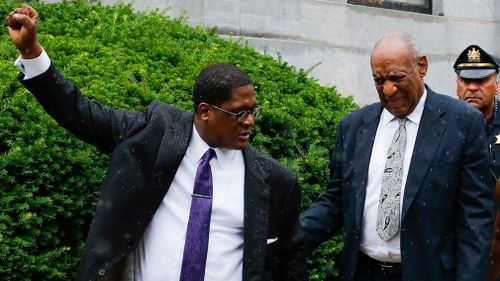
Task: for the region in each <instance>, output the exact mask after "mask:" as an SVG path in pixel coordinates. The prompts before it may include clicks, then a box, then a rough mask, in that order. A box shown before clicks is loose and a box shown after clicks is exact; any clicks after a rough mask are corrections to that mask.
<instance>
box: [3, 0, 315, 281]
mask: <svg viewBox="0 0 500 281" xmlns="http://www.w3.org/2000/svg"><path fill="white" fill-rule="evenodd" d="M37 20H38V17H37V12H36V11H35V10H34V9H33V8H31V7H30V6H27V5H23V6H22V7H21V8H18V9H16V10H14V11H13V12H12V13H10V14H9V16H7V18H6V24H7V25H8V30H9V34H10V38H11V40H12V41H13V42H14V44H15V45H16V47H17V48H18V49H19V51H20V52H21V57H20V58H19V59H18V60H17V61H16V65H18V67H19V68H20V70H21V72H22V73H21V75H20V77H19V80H20V81H21V83H23V85H25V86H26V88H27V89H28V90H29V91H31V92H32V93H33V94H34V96H35V97H36V98H37V100H38V101H39V102H40V104H41V105H42V106H43V107H44V109H45V110H46V111H47V112H48V113H49V114H50V115H51V116H52V117H53V118H54V119H55V120H56V121H57V122H58V123H59V124H60V125H61V126H63V127H65V128H66V129H68V130H69V131H71V132H72V133H73V134H75V135H76V136H77V137H79V138H80V139H82V140H84V141H86V142H88V143H91V144H93V145H95V146H96V147H97V148H99V149H100V150H102V151H105V152H107V153H111V155H112V157H111V163H110V165H109V170H108V173H107V175H106V178H105V181H104V184H103V191H102V195H101V198H100V200H99V203H98V205H97V209H96V211H95V216H94V218H93V221H92V224H91V227H90V230H89V233H88V237H87V241H86V245H85V252H84V254H83V257H82V261H81V264H80V267H79V270H78V273H77V277H76V280H144V281H154V280H172V281H177V280H186V281H196V280H213V281H220V280H245V281H247V280H248V281H250V280H302V279H303V278H304V275H305V262H304V259H303V256H302V255H301V247H302V245H301V241H300V239H298V236H297V235H296V234H297V230H298V226H299V224H298V212H299V205H300V192H299V189H298V184H297V179H296V177H295V175H293V173H291V172H290V171H289V170H288V169H286V168H285V167H283V166H282V165H280V164H279V163H278V162H277V161H275V160H273V159H270V158H269V157H266V156H264V155H262V154H261V153H259V152H258V151H257V150H256V149H254V148H252V147H251V146H250V145H248V142H249V137H250V132H251V129H252V126H253V124H254V118H255V117H257V115H258V113H259V111H260V109H259V108H258V107H257V106H256V99H255V94H254V89H253V85H252V82H251V81H250V79H249V78H248V76H247V75H246V74H245V73H244V72H243V71H241V70H240V69H238V68H237V67H235V66H233V65H230V64H216V65H212V66H209V67H208V68H206V69H205V70H204V71H202V73H201V74H200V75H199V77H198V79H197V81H196V84H195V87H194V91H193V100H194V107H195V111H196V112H195V113H194V114H193V113H189V112H183V111H180V110H178V109H176V108H173V107H171V106H169V105H167V104H164V103H161V102H153V103H151V104H150V105H149V107H148V109H147V112H146V113H143V112H129V111H123V110H117V109H112V108H109V107H106V106H102V105H101V104H99V103H98V102H95V101H89V100H88V99H86V98H85V97H84V96H83V95H82V94H81V93H80V91H79V90H78V89H77V88H76V87H75V86H74V85H73V84H72V83H71V82H69V81H67V80H66V79H65V78H64V77H63V76H62V75H61V74H60V73H59V72H58V71H57V70H56V68H55V66H54V65H52V64H51V62H50V59H49V57H48V55H47V54H46V52H45V51H44V50H43V48H42V47H41V45H40V44H39V43H38V41H37V39H36V28H37ZM202 155H203V156H202ZM205 156H207V157H206V158H205ZM200 159H201V160H200ZM202 166H203V167H202ZM197 167H198V168H197ZM200 167H201V168H200ZM207 167H208V168H207ZM196 170H198V171H197V172H196ZM200 182H203V183H201V184H200ZM193 185H194V189H195V190H194V191H193ZM201 185H203V186H204V187H199V186H201ZM207 186H208V188H209V190H210V191H207V192H206V193H205V189H204V188H206V187H207ZM197 188H202V189H203V192H197V191H196V190H197ZM200 190H201V189H200ZM191 197H193V199H192V198H191ZM207 200H209V201H207ZM195 201H196V202H197V203H195ZM199 202H205V203H202V205H203V206H207V204H211V205H208V206H211V207H209V211H210V212H211V214H210V213H208V220H209V221H208V223H207V221H203V222H200V218H201V217H205V215H206V212H205V209H203V211H202V209H200V208H205V207H202V206H201V205H199ZM207 202H209V203H207ZM190 206H191V207H190ZM194 206H196V207H194ZM190 214H191V215H192V216H191V215H190ZM194 214H196V215H194ZM192 218H193V222H191V219H192ZM195 220H197V221H196V222H195ZM207 224H208V225H209V227H208V228H207ZM192 227H194V228H195V229H196V230H194V231H192V230H191V228H192ZM200 227H201V228H203V230H201V228H200ZM204 231H206V235H205V234H204V233H205V232H204ZM188 237H191V238H188ZM208 237H209V239H208ZM204 239H206V240H207V241H209V242H206V244H204V245H201V244H198V243H200V241H202V240H203V241H205V240H204ZM207 244H208V245H207ZM192 245H197V246H195V247H192ZM188 248H189V249H190V250H186V249H188ZM201 248H204V249H203V250H202V249H201ZM199 258H201V259H199ZM200 260H201V262H200ZM185 263H186V264H187V265H189V266H190V267H184V265H185ZM202 264H206V267H202V268H201V273H200V274H198V273H196V274H198V275H199V276H198V277H196V278H195V277H193V276H192V274H193V272H194V271H195V270H196V271H197V272H198V270H200V265H202Z"/></svg>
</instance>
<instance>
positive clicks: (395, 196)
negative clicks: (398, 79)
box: [377, 118, 406, 241]
mask: <svg viewBox="0 0 500 281" xmlns="http://www.w3.org/2000/svg"><path fill="white" fill-rule="evenodd" d="M398 121H399V128H398V129H397V130H396V132H395V133H394V136H393V137H392V142H391V145H390V146H389V151H388V152H387V160H386V162H385V168H384V176H383V177H382V188H381V190H380V198H379V205H378V212H377V233H378V235H379V236H380V238H382V240H384V241H389V240H390V239H391V238H392V237H394V235H396V234H397V233H398V232H399V219H400V218H399V216H400V214H399V212H400V211H399V208H400V198H401V182H402V179H403V158H404V154H405V147H406V127H405V123H406V118H404V119H399V118H398Z"/></svg>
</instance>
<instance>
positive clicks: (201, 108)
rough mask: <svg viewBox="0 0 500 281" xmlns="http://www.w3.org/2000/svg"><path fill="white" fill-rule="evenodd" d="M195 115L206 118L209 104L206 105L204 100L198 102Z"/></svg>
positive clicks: (208, 112) (202, 118) (208, 113)
mask: <svg viewBox="0 0 500 281" xmlns="http://www.w3.org/2000/svg"><path fill="white" fill-rule="evenodd" d="M196 115H198V117H199V118H200V119H201V120H205V121H206V120H208V116H209V115H210V106H208V104H207V103H205V102H202V103H200V104H199V105H198V110H197V112H196Z"/></svg>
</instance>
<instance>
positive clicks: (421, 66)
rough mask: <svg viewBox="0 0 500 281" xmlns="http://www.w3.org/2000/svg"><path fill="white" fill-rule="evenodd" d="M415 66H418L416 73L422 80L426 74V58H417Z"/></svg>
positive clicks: (427, 65)
mask: <svg viewBox="0 0 500 281" xmlns="http://www.w3.org/2000/svg"><path fill="white" fill-rule="evenodd" d="M417 65H418V73H419V75H420V77H422V78H423V77H424V76H425V75H426V74H427V69H428V67H429V63H428V62H427V57H426V56H421V57H420V58H418V61H417Z"/></svg>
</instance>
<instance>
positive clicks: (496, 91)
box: [495, 74, 498, 96]
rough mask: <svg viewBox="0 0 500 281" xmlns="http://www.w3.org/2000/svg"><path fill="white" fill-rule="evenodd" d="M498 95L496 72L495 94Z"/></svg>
mask: <svg viewBox="0 0 500 281" xmlns="http://www.w3.org/2000/svg"><path fill="white" fill-rule="evenodd" d="M496 95H498V74H497V77H495V96H496Z"/></svg>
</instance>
